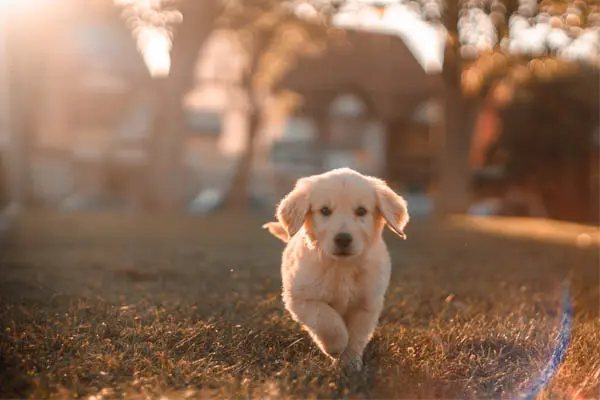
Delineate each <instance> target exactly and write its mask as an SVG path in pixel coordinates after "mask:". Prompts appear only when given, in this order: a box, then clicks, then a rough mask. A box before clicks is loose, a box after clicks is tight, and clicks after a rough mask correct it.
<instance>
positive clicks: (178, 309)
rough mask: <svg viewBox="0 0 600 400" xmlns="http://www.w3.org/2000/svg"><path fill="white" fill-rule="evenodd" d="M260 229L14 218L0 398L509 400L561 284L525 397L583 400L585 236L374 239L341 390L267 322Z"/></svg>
mask: <svg viewBox="0 0 600 400" xmlns="http://www.w3.org/2000/svg"><path fill="white" fill-rule="evenodd" d="M267 220H269V218H268V216H265V217H260V216H248V215H245V216H239V215H226V214H217V215H211V216H208V217H195V218H183V217H181V218H168V219H167V218H150V217H142V216H133V215H116V214H111V215H109V214H106V215H103V214H48V213H38V214H28V215H25V216H23V217H22V218H21V219H20V221H18V223H17V225H16V226H15V227H14V229H13V231H12V232H11V233H10V234H9V235H8V236H7V237H5V238H3V241H2V243H1V244H0V245H1V248H0V251H1V253H0V299H1V301H0V324H1V329H2V331H1V335H2V341H1V344H0V397H2V398H6V397H9V398H23V397H32V398H46V397H50V396H55V397H59V398H60V397H64V398H69V397H74V396H78V397H86V398H93V399H100V398H115V397H116V398H119V397H126V398H157V397H159V396H161V395H165V396H167V397H168V398H209V397H210V398H212V397H216V398H257V397H260V398H317V397H318V398H489V397H495V398H497V397H502V398H506V397H514V396H516V395H519V394H523V393H526V392H527V390H529V388H530V387H531V386H532V385H535V383H536V382H538V381H539V378H540V376H541V375H542V371H543V370H544V368H545V366H546V365H547V363H548V362H549V360H550V359H551V358H552V355H553V352H555V350H556V348H557V342H558V341H559V340H558V339H557V337H558V334H559V331H560V329H561V320H562V319H564V318H563V317H564V312H563V311H562V309H561V281H563V280H565V281H567V282H569V284H570V290H571V295H572V296H571V299H572V302H573V303H572V304H573V307H574V310H575V316H574V319H573V328H572V331H571V337H570V339H571V340H570V343H569V346H568V348H567V352H566V358H565V359H564V362H563V363H562V366H561V367H560V368H559V369H558V371H557V372H556V374H554V377H553V379H552V380H551V382H550V384H549V385H548V386H547V388H546V389H545V391H544V392H543V393H542V394H541V397H542V398H569V399H571V398H573V399H574V398H599V397H600V396H599V393H598V388H599V387H600V346H598V343H599V339H600V338H599V332H600V317H599V306H600V304H599V301H600V296H599V287H600V284H599V272H598V271H599V251H598V249H599V245H598V244H599V243H600V240H599V235H598V230H597V229H595V228H591V227H585V226H578V225H570V224H561V223H555V222H548V221H535V220H530V221H525V220H516V219H505V220H478V219H469V218H456V219H453V220H450V221H448V222H445V223H434V222H427V221H413V222H411V223H410V224H409V227H408V229H407V234H408V240H407V241H401V240H397V239H395V238H394V237H392V236H391V235H389V236H387V242H388V244H389V246H390V248H391V253H392V258H393V265H394V270H393V276H392V282H391V284H390V288H389V291H388V296H387V303H386V304H387V305H386V308H385V310H384V312H383V315H382V317H381V324H380V326H379V328H378V330H377V332H376V334H375V337H374V339H373V340H372V342H371V343H370V344H369V346H368V348H367V351H366V355H365V360H366V365H367V370H366V371H365V372H364V373H363V374H362V375H360V376H353V377H346V376H343V375H341V374H340V373H338V372H337V371H335V370H332V368H331V364H330V361H329V360H327V359H326V358H325V357H324V356H323V355H321V354H320V353H319V352H318V351H317V349H316V348H315V346H314V345H313V344H312V343H311V341H310V340H309V338H308V336H307V335H306V334H305V333H303V332H302V331H301V330H300V329H299V327H298V326H297V325H296V324H295V323H294V322H293V321H292V320H291V319H290V317H289V316H288V315H287V314H286V313H285V310H284V308H283V305H282V302H281V299H280V295H279V288H280V276H279V261H280V254H281V251H282V249H283V244H282V243H280V242H279V241H277V240H276V239H275V238H273V237H271V236H269V234H268V233H267V232H265V231H263V230H261V229H260V226H261V224H262V223H263V222H265V221H267ZM563 322H564V321H563ZM564 333H565V332H563V334H564ZM567 333H568V332H567ZM558 347H560V346H558ZM88 396H89V397H88Z"/></svg>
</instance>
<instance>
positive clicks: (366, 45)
mask: <svg viewBox="0 0 600 400" xmlns="http://www.w3.org/2000/svg"><path fill="white" fill-rule="evenodd" d="M338 32H341V33H342V36H343V37H342V40H340V41H335V42H334V41H333V40H331V41H330V45H329V48H328V49H327V51H325V53H324V54H322V55H321V56H320V57H316V58H302V59H301V60H300V61H299V62H298V64H297V65H296V68H294V69H293V70H292V71H290V72H289V73H288V74H287V75H286V76H285V77H284V78H283V80H282V81H281V82H280V84H279V88H282V89H288V90H292V91H295V92H297V93H299V94H300V95H302V96H304V98H305V102H304V103H305V105H304V107H305V108H308V109H310V108H315V109H316V108H322V107H324V106H327V104H328V102H329V101H331V99H332V98H333V97H335V96H336V95H337V94H341V93H348V92H350V93H352V92H354V93H355V94H359V95H361V97H363V98H364V100H365V101H366V102H367V104H369V105H370V107H371V109H372V111H373V112H374V113H375V114H376V115H377V116H379V117H381V118H385V119H388V118H397V117H403V116H404V113H405V112H406V115H409V114H412V109H413V108H414V107H416V106H417V105H418V104H420V103H422V102H423V101H425V100H427V99H428V98H429V97H431V96H432V95H433V94H434V93H435V92H436V88H439V87H440V86H439V85H440V84H441V81H440V77H439V75H437V74H436V75H430V74H427V73H426V72H425V70H424V69H423V68H422V67H421V65H420V64H419V63H418V62H417V60H416V59H415V57H414V56H413V54H412V53H411V52H410V50H409V49H408V47H407V46H406V44H405V43H404V42H403V41H402V39H400V38H399V37H397V36H392V35H384V34H378V33H372V32H366V31H362V30H339V31H338Z"/></svg>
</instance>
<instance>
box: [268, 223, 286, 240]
mask: <svg viewBox="0 0 600 400" xmlns="http://www.w3.org/2000/svg"><path fill="white" fill-rule="evenodd" d="M262 227H263V229H267V230H268V231H269V233H270V234H271V235H273V236H275V237H276V238H277V239H279V240H281V241H282V242H283V243H287V242H289V240H290V238H289V235H288V233H287V231H286V230H285V228H284V227H283V226H282V225H281V224H280V223H279V222H267V223H266V224H264V225H263V226H262Z"/></svg>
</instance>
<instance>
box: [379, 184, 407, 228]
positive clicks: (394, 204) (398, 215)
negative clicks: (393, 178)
mask: <svg viewBox="0 0 600 400" xmlns="http://www.w3.org/2000/svg"><path fill="white" fill-rule="evenodd" d="M371 180H372V182H373V186H374V188H375V193H376V194H377V207H378V208H379V212H380V213H381V216H382V217H383V219H384V220H385V222H386V223H387V226H388V228H390V230H391V231H392V232H394V233H395V234H396V235H398V236H400V237H401V238H402V239H406V235H405V234H404V227H405V226H406V224H408V220H409V218H410V217H409V215H408V208H407V204H406V200H404V198H403V197H402V196H400V195H398V194H396V193H395V192H394V191H393V190H392V189H390V187H389V186H388V185H387V183H385V182H384V181H382V180H381V179H376V178H371Z"/></svg>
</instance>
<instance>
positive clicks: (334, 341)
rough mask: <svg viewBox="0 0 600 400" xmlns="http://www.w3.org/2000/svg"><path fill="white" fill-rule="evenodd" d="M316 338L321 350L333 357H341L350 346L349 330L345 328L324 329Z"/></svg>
mask: <svg viewBox="0 0 600 400" xmlns="http://www.w3.org/2000/svg"><path fill="white" fill-rule="evenodd" d="M316 339H317V342H318V343H319V347H321V350H323V351H324V352H325V353H327V354H328V355H329V356H330V357H331V358H333V359H339V358H340V357H341V356H342V355H343V354H344V351H346V347H347V346H348V332H347V331H346V330H345V329H339V330H338V329H328V330H324V331H323V332H321V333H320V335H318V336H317V338H316Z"/></svg>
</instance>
